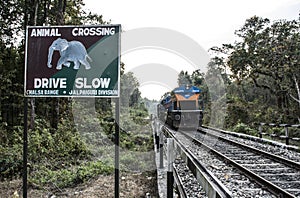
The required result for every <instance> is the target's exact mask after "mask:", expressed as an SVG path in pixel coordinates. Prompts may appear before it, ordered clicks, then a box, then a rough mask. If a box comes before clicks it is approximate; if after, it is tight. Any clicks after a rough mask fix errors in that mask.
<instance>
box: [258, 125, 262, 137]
mask: <svg viewBox="0 0 300 198" xmlns="http://www.w3.org/2000/svg"><path fill="white" fill-rule="evenodd" d="M258 131H259V138H262V126H261V125H259V127H258Z"/></svg>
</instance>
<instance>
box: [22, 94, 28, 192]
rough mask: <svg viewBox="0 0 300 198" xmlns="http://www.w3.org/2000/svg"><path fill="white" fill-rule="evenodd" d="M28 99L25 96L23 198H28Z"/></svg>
mask: <svg viewBox="0 0 300 198" xmlns="http://www.w3.org/2000/svg"><path fill="white" fill-rule="evenodd" d="M27 116H28V99H27V98H26V97H25V98H24V132H23V198H27V153H28V123H27Z"/></svg>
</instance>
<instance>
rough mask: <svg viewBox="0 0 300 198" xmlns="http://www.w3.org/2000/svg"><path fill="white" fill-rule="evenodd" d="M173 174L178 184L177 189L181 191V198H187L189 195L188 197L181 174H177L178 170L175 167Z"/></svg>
mask: <svg viewBox="0 0 300 198" xmlns="http://www.w3.org/2000/svg"><path fill="white" fill-rule="evenodd" d="M173 173H174V181H175V183H176V184H177V188H178V191H179V195H180V198H187V195H186V192H185V190H184V186H183V184H182V181H181V179H180V176H179V174H178V172H177V170H176V168H175V167H174V166H173Z"/></svg>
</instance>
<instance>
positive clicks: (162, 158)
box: [159, 130, 164, 168]
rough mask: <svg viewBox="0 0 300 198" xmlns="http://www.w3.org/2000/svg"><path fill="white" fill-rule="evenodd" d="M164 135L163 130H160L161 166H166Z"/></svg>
mask: <svg viewBox="0 0 300 198" xmlns="http://www.w3.org/2000/svg"><path fill="white" fill-rule="evenodd" d="M163 146H164V136H163V132H162V131H161V130H160V131H159V168H164V148H163Z"/></svg>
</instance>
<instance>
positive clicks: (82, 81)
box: [33, 78, 110, 89]
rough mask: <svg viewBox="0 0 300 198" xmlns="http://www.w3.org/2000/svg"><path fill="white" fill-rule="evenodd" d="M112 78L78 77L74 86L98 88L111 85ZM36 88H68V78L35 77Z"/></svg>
mask: <svg viewBox="0 0 300 198" xmlns="http://www.w3.org/2000/svg"><path fill="white" fill-rule="evenodd" d="M109 83H110V78H93V79H92V80H88V79H87V78H76V79H75V83H74V86H75V88H77V89H83V88H84V89H98V88H104V89H107V88H108V87H109ZM33 87H34V89H39V88H42V89H52V88H54V89H66V88H67V78H34V86H33Z"/></svg>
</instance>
